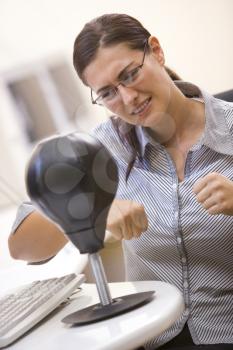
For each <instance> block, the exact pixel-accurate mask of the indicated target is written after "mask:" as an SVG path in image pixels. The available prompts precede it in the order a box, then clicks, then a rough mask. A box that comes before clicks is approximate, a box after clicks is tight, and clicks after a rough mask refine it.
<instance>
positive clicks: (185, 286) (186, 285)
mask: <svg viewBox="0 0 233 350" xmlns="http://www.w3.org/2000/svg"><path fill="white" fill-rule="evenodd" d="M183 286H184V288H185V289H186V288H188V286H189V284H188V282H187V281H184V284H183Z"/></svg>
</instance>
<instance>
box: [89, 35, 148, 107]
mask: <svg viewBox="0 0 233 350" xmlns="http://www.w3.org/2000/svg"><path fill="white" fill-rule="evenodd" d="M146 48H147V40H146V41H145V46H144V50H143V58H142V63H141V64H140V65H139V66H137V67H135V68H133V69H131V70H129V71H126V72H124V73H123V76H122V78H121V79H120V81H119V83H118V84H117V85H116V86H111V87H109V88H106V89H104V90H103V91H101V92H100V93H99V94H97V95H96V96H95V93H94V92H93V90H92V89H91V102H92V103H93V104H97V105H100V106H110V107H111V106H112V105H114V104H115V103H116V102H117V101H118V99H119V90H118V86H119V85H123V86H125V87H133V86H134V85H136V84H138V83H139V82H140V81H141V80H142V78H143V76H142V74H141V69H142V67H143V64H144V60H145V56H146Z"/></svg>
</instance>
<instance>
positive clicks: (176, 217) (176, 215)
mask: <svg viewBox="0 0 233 350" xmlns="http://www.w3.org/2000/svg"><path fill="white" fill-rule="evenodd" d="M178 216H179V214H178V211H175V219H178Z"/></svg>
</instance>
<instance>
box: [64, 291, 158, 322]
mask: <svg viewBox="0 0 233 350" xmlns="http://www.w3.org/2000/svg"><path fill="white" fill-rule="evenodd" d="M153 294H154V291H149V292H142V293H136V294H129V295H124V296H122V297H119V298H115V299H113V302H112V303H111V304H108V305H102V304H100V303H98V304H95V305H91V306H89V307H87V308H85V309H82V310H78V311H76V312H74V313H72V314H70V315H68V316H66V317H64V318H63V319H62V322H64V323H68V324H73V325H84V324H88V323H92V322H97V321H101V320H105V319H107V318H111V317H114V316H116V315H119V314H122V313H124V312H127V311H130V310H133V309H135V308H136V307H138V306H141V305H143V304H146V303H147V302H149V301H150V300H151V299H152V297H153Z"/></svg>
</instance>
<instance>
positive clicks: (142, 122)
mask: <svg viewBox="0 0 233 350" xmlns="http://www.w3.org/2000/svg"><path fill="white" fill-rule="evenodd" d="M74 66H75V69H76V71H77V73H78V76H79V77H80V79H81V80H82V81H83V83H84V84H85V85H87V86H88V87H90V89H91V100H92V103H94V104H99V105H103V106H105V107H106V108H108V109H109V110H110V111H111V112H112V113H113V115H114V117H112V118H111V119H110V120H109V121H107V122H105V123H103V124H101V125H100V126H98V127H97V128H96V129H95V130H94V135H95V136H96V137H97V138H98V139H99V140H100V141H101V142H102V143H103V144H104V145H105V146H106V147H107V148H108V149H109V150H110V151H111V152H112V154H113V156H114V158H115V160H116V162H117V165H118V169H119V175H120V183H119V188H118V192H117V198H116V199H115V201H114V202H113V205H112V207H111V209H110V212H109V215H108V221H107V229H108V230H110V231H111V232H112V234H113V235H114V236H115V237H117V238H118V239H122V243H123V248H124V254H125V266H126V275H127V279H128V280H148V279H156V280H163V281H166V282H170V283H172V284H175V285H176V286H177V287H178V288H179V289H180V290H181V291H182V292H183V295H184V300H185V305H186V309H185V312H184V314H183V316H182V318H181V319H180V320H179V321H178V322H177V323H176V324H175V325H174V326H173V327H172V328H170V329H169V330H168V331H167V332H165V334H163V335H162V336H161V337H160V338H157V339H153V340H152V341H151V342H150V343H148V344H147V345H146V348H148V349H149V348H156V347H159V346H162V345H163V344H165V343H167V344H166V345H163V346H162V348H164V349H168V348H169V349H175V348H179V349H180V348H181V347H182V346H184V348H187V349H192V348H196V347H197V346H196V345H195V344H205V345H203V348H205V349H230V348H232V343H233V327H232V321H233V320H232V314H233V293H232V291H233V271H232V262H233V253H232V251H233V250H232V230H233V182H232V180H233V147H232V146H233V141H232V140H233V138H232V137H233V106H232V104H230V103H226V102H223V101H220V100H217V99H214V98H213V97H212V96H210V95H208V94H207V93H205V92H203V91H201V90H200V89H199V88H198V87H196V86H194V85H192V84H190V83H185V82H181V81H179V80H176V81H175V82H174V81H173V80H172V79H171V78H173V79H174V76H172V77H171V76H169V74H170V75H172V73H171V71H169V70H168V69H166V67H165V58H164V53H163V50H162V48H161V46H160V43H159V41H158V39H157V38H156V37H154V36H151V35H150V33H149V32H148V31H147V30H146V29H145V28H144V27H143V26H142V25H141V23H139V22H138V21H137V20H136V19H134V18H132V17H130V16H127V15H122V14H108V15H103V16H101V17H98V18H96V19H94V20H93V21H91V22H89V23H87V24H86V25H85V26H84V28H83V30H82V31H81V32H80V34H79V35H78V37H77V38H76V41H75V44H74ZM175 78H176V77H175ZM25 208H26V209H25ZM28 214H29V215H28ZM25 217H26V219H25ZM23 219H25V220H23ZM32 228H33V230H32ZM45 228H46V234H45V233H44V232H45ZM13 231H15V233H14V234H13V235H11V237H10V239H9V247H10V250H11V254H12V255H13V256H14V257H16V258H23V259H26V260H30V261H31V260H34V261H35V260H41V259H46V258H49V257H51V256H53V255H54V254H56V252H57V251H58V250H59V249H60V248H61V247H62V246H63V245H64V244H65V243H66V238H65V237H64V236H63V234H62V232H61V231H59V230H58V229H57V227H55V226H54V225H53V224H52V223H50V222H48V221H47V220H46V219H45V218H42V217H41V216H40V214H39V213H37V212H36V211H34V209H33V208H32V206H31V204H24V205H23V206H22V207H21V208H20V212H19V214H18V220H17V224H16V225H15V227H14V230H13ZM32 231H33V233H32ZM48 231H49V232H48ZM38 237H40V238H39V239H40V245H37V244H36V240H38ZM178 334H179V335H178ZM172 339H173V340H172ZM211 344H212V345H211Z"/></svg>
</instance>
